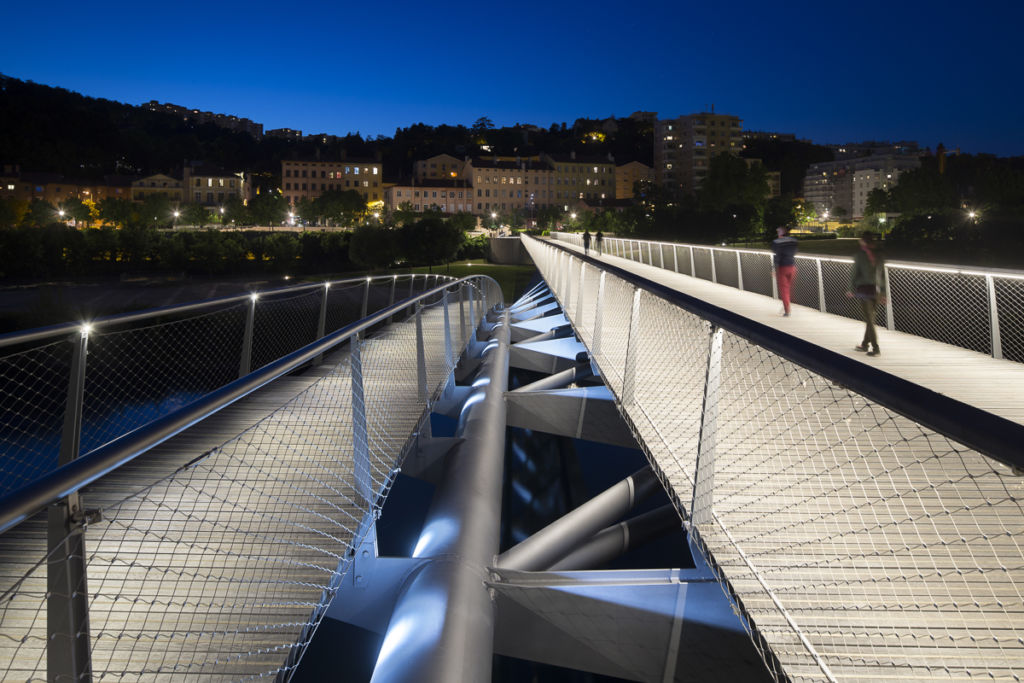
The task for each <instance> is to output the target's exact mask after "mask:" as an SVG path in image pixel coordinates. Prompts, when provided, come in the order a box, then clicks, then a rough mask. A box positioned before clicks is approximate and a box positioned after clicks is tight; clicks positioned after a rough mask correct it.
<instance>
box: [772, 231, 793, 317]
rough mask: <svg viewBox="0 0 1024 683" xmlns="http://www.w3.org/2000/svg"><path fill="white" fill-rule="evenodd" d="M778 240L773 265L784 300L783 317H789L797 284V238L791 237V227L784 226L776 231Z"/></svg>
mask: <svg viewBox="0 0 1024 683" xmlns="http://www.w3.org/2000/svg"><path fill="white" fill-rule="evenodd" d="M775 232H776V233H777V234H778V238H776V239H774V240H772V252H773V253H774V256H772V265H773V266H774V267H775V280H776V282H777V283H778V285H779V298H780V299H782V315H784V316H788V315H789V299H790V295H791V293H792V291H793V283H794V282H796V247H797V242H796V238H795V237H792V236H790V234H789V227H787V226H785V225H783V226H780V227H778V228H776V229H775Z"/></svg>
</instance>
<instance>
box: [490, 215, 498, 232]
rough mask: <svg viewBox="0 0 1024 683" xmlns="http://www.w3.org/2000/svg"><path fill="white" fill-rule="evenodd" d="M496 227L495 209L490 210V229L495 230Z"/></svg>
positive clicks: (496, 216)
mask: <svg viewBox="0 0 1024 683" xmlns="http://www.w3.org/2000/svg"><path fill="white" fill-rule="evenodd" d="M497 229H498V213H497V212H496V211H491V230H497Z"/></svg>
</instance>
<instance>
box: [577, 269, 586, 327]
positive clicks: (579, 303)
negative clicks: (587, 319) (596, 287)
mask: <svg viewBox="0 0 1024 683" xmlns="http://www.w3.org/2000/svg"><path fill="white" fill-rule="evenodd" d="M586 277H587V264H586V263H584V262H583V261H580V286H579V287H578V288H577V291H576V325H577V326H578V327H580V328H582V327H583V283H584V282H586Z"/></svg>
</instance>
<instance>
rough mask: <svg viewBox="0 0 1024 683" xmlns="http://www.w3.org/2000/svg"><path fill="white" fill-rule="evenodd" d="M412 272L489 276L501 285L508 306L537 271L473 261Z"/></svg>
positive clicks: (524, 289) (531, 267)
mask: <svg viewBox="0 0 1024 683" xmlns="http://www.w3.org/2000/svg"><path fill="white" fill-rule="evenodd" d="M412 272H414V273H426V272H432V273H436V274H439V275H451V276H452V277H460V278H461V277H468V276H470V275H489V276H490V277H493V278H494V279H495V280H497V281H498V284H499V285H501V293H502V295H503V296H504V297H505V303H507V304H510V303H512V302H513V301H515V300H516V299H517V298H519V296H520V295H522V294H523V292H525V291H526V286H527V285H528V284H529V283H530V280H531V279H533V277H534V276H535V275H536V273H537V269H536V268H534V267H533V266H507V265H499V264H496V263H488V262H487V261H486V260H485V259H473V260H472V261H456V262H454V263H449V264H448V265H445V266H434V267H433V269H427V268H425V267H423V268H413V269H412Z"/></svg>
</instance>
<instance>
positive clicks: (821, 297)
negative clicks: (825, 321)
mask: <svg viewBox="0 0 1024 683" xmlns="http://www.w3.org/2000/svg"><path fill="white" fill-rule="evenodd" d="M814 264H815V266H816V267H817V269H818V310H819V311H821V312H822V313H827V312H828V311H826V310H825V278H824V276H823V275H822V274H821V259H820V258H816V259H814Z"/></svg>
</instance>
